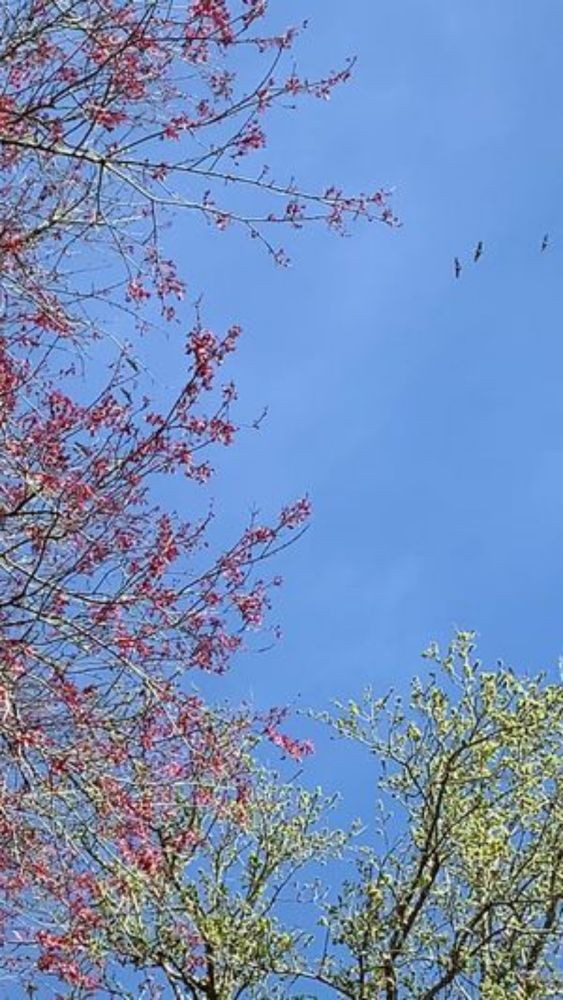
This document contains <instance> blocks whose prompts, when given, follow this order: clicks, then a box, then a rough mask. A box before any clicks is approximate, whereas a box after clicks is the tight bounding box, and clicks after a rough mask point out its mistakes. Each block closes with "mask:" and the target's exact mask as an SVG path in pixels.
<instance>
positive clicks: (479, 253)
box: [473, 240, 483, 264]
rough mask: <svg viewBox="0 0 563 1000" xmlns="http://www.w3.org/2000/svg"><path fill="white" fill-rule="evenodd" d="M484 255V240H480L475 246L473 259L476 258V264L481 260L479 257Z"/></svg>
mask: <svg viewBox="0 0 563 1000" xmlns="http://www.w3.org/2000/svg"><path fill="white" fill-rule="evenodd" d="M482 256H483V240H479V242H478V244H477V246H476V247H475V252H474V254H473V260H474V262H475V264H476V263H477V261H478V260H479V258H480V257H482Z"/></svg>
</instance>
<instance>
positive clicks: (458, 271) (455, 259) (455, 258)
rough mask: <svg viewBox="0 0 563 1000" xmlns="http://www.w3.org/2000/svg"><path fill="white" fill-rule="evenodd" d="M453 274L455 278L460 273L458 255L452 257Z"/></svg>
mask: <svg viewBox="0 0 563 1000" xmlns="http://www.w3.org/2000/svg"><path fill="white" fill-rule="evenodd" d="M454 274H455V276H456V278H459V276H460V274H461V264H460V262H459V257H454Z"/></svg>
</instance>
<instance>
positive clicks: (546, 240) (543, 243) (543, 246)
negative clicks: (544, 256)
mask: <svg viewBox="0 0 563 1000" xmlns="http://www.w3.org/2000/svg"><path fill="white" fill-rule="evenodd" d="M548 246H549V233H546V234H545V236H544V238H543V240H542V241H541V252H542V253H543V252H544V250H547V248H548Z"/></svg>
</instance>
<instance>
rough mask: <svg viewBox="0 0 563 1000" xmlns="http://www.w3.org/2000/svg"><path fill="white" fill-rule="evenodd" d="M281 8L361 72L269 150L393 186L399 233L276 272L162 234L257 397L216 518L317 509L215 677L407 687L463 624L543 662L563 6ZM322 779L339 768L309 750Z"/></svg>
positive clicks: (295, 245)
mask: <svg viewBox="0 0 563 1000" xmlns="http://www.w3.org/2000/svg"><path fill="white" fill-rule="evenodd" d="M287 8H288V10H289V14H288V17H291V16H293V17H301V16H303V14H307V15H308V14H310V28H309V31H308V33H307V34H306V35H305V36H304V38H303V40H302V42H301V45H300V48H299V50H298V51H299V60H300V63H301V65H302V66H303V67H304V68H305V69H306V70H307V71H310V72H311V75H313V74H314V72H315V71H318V70H320V69H322V68H324V69H326V68H327V67H328V68H331V67H333V66H335V65H338V64H339V63H340V62H341V61H342V60H343V59H344V57H345V56H347V55H356V56H357V57H358V63H357V66H356V69H355V72H354V76H353V79H352V81H351V83H350V84H348V85H347V86H346V87H344V88H342V89H340V90H339V91H338V92H337V93H336V94H335V95H334V97H333V98H332V100H331V101H330V102H329V103H328V104H324V103H319V102H311V103H309V104H307V105H306V106H303V107H302V108H301V110H300V111H299V112H298V113H297V114H288V115H284V116H278V117H276V119H275V121H274V123H273V126H272V127H271V130H270V141H269V147H268V162H269V163H270V164H271V166H272V167H273V170H274V173H276V174H277V176H278V177H280V178H283V177H284V176H286V175H288V174H290V173H295V174H296V175H297V177H299V178H300V179H301V180H302V181H303V182H304V183H306V184H309V185H310V186H316V187H322V186H323V185H324V184H325V182H331V181H338V182H340V183H342V184H343V185H344V186H346V187H347V188H350V189H355V188H373V186H377V185H379V184H383V185H394V186H395V187H396V195H395V208H396V210H397V211H398V213H399V214H400V216H401V218H402V219H403V222H404V225H403V227H402V228H401V229H400V230H398V231H395V232H393V231H390V230H388V229H386V228H384V227H382V226H377V225H373V226H368V225H359V226H358V227H357V228H356V229H355V230H354V231H353V233H352V236H351V238H350V239H339V238H337V237H335V236H331V235H330V234H329V233H327V232H326V231H325V230H324V229H318V230H316V231H315V232H308V233H304V234H302V235H301V236H299V237H298V238H297V239H296V240H293V239H291V240H290V241H289V249H290V250H291V253H292V257H293V267H292V268H291V269H290V270H287V271H285V270H279V269H276V268H275V267H274V266H273V264H272V263H271V261H270V260H269V259H268V258H267V257H266V256H264V255H262V254H261V253H260V252H259V251H258V248H257V247H256V246H255V245H254V244H252V243H251V242H250V241H248V240H243V239H242V238H239V237H237V236H236V235H234V234H231V233H226V234H224V235H213V234H211V233H208V232H207V230H205V229H204V228H203V227H202V228H198V227H197V226H196V227H193V226H191V225H190V223H189V220H178V222H177V224H176V226H175V228H174V229H173V232H172V237H171V243H172V245H173V247H174V250H175V252H176V253H177V255H178V256H179V259H180V262H181V266H182V269H183V271H184V273H185V275H186V277H187V278H188V281H189V283H190V288H191V291H192V293H193V295H194V297H195V296H196V295H197V294H199V292H200V291H203V292H204V307H205V315H206V319H207V320H209V321H210V323H211V324H212V325H213V324H214V325H216V326H217V327H218V328H221V327H222V326H223V325H224V324H225V323H228V322H230V321H232V320H237V321H240V322H241V323H242V325H243V327H244V330H245V336H244V339H243V343H242V346H241V350H240V353H239V355H238V356H237V357H236V359H235V360H234V363H233V366H232V369H231V371H232V374H233V376H234V377H235V379H236V381H237V383H238V385H239V388H240V397H241V402H240V409H239V417H240V419H241V420H245V419H246V420H249V421H250V420H252V419H253V418H254V417H255V416H257V415H258V414H259V413H260V412H261V410H262V408H263V406H264V405H265V404H267V405H268V406H269V416H268V419H267V421H266V422H265V423H264V424H263V426H262V429H261V431H260V432H259V433H253V432H250V431H249V432H247V433H245V434H243V436H242V439H241V440H240V441H239V444H238V446H237V447H236V448H234V449H231V450H230V452H229V453H228V454H227V453H225V455H224V457H223V459H222V461H221V463H220V475H219V477H218V479H217V480H216V481H215V485H214V487H213V492H214V494H215V495H216V497H217V508H218V512H219V511H221V517H222V521H221V523H222V528H221V530H224V531H225V533H226V535H228V534H229V532H232V533H234V532H235V531H236V530H237V527H238V526H239V524H240V523H241V519H242V518H244V516H245V515H246V513H247V511H248V509H249V508H250V507H251V506H253V505H258V506H259V507H262V508H263V509H264V510H265V511H266V512H269V511H272V510H274V509H276V508H277V506H278V504H279V503H280V502H283V501H284V500H286V499H289V498H292V497H295V496H297V495H300V494H302V493H303V492H305V491H307V492H309V494H310V495H311V497H312V500H313V503H314V511H315V513H314V520H313V524H312V527H311V529H310V531H309V532H308V533H307V535H306V536H305V537H304V538H303V539H302V540H301V541H300V542H299V543H298V544H297V545H296V546H294V547H293V548H291V549H290V551H289V552H287V553H286V554H285V555H284V556H283V558H282V559H281V560H280V561H279V563H278V567H276V568H279V569H280V571H281V572H282V573H283V575H284V578H285V587H284V589H283V592H282V593H280V594H279V595H278V600H277V603H276V608H275V616H274V617H275V619H276V620H279V621H280V622H281V624H282V626H283V631H284V639H283V641H282V642H281V643H280V644H279V645H278V646H277V647H276V648H275V649H273V650H272V651H270V652H268V653H266V654H261V655H249V656H245V657H242V658H241V659H240V660H239V663H238V666H237V668H236V670H235V671H234V673H233V674H232V676H231V677H230V678H228V679H227V680H225V679H220V680H218V681H217V682H216V683H215V682H212V683H211V685H210V688H211V690H212V692H213V693H214V694H216V695H217V697H222V696H223V695H228V696H229V697H235V698H238V697H248V696H250V697H252V698H253V699H254V700H255V701H256V702H257V703H258V704H260V705H264V706H265V705H269V704H272V703H280V702H282V703H285V702H295V701H296V699H297V697H298V695H300V696H301V697H300V703H302V704H303V705H310V704H314V705H315V706H317V707H324V706H325V705H326V704H327V702H328V701H329V699H330V698H332V697H334V696H338V697H347V696H353V695H356V694H358V693H359V692H360V690H361V689H362V687H363V686H364V685H366V684H367V683H370V684H372V685H373V686H374V687H375V688H376V689H381V691H383V690H384V689H386V688H387V687H388V686H389V685H390V684H396V685H398V686H404V685H406V684H407V683H408V680H409V679H410V678H411V676H412V675H413V673H415V672H416V671H417V670H418V669H419V667H420V668H422V664H421V663H420V662H419V660H418V654H419V652H420V651H421V650H422V649H423V648H424V647H425V646H426V645H427V644H428V642H429V640H430V639H438V640H440V641H442V642H446V641H447V639H448V637H449V635H450V634H451V632H452V629H454V628H455V627H456V626H461V627H469V628H475V629H476V630H477V631H478V632H479V633H480V636H481V649H482V652H483V654H484V656H486V657H487V656H488V657H490V658H491V659H492V660H494V659H496V658H497V657H502V658H503V659H505V660H506V661H507V662H510V663H513V664H514V665H515V666H519V667H521V668H523V669H527V670H535V669H539V668H543V667H546V666H553V665H556V663H557V659H558V657H559V655H560V654H561V653H563V630H562V628H561V602H562V593H563V586H562V585H563V547H562V544H561V543H562V534H563V529H562V517H561V510H562V507H563V504H562V501H563V392H562V376H563V329H562V301H561V299H562V291H563V283H562V281H561V276H562V275H563V219H562V215H563V210H562V199H561V187H562V172H561V164H562V162H563V130H562V128H561V108H562V104H563V100H562V94H563V87H562V80H561V69H560V53H561V40H562V37H563V7H562V6H561V4H560V3H559V0H538V2H536V3H534V4H530V3H525V2H523V0H496V2H495V3H494V4H491V3H490V2H488V0H474V2H472V3H471V4H468V3H467V2H462V0H448V3H447V4H446V3H443V2H438V0H425V2H424V3H421V2H420V0H401V2H397V0H382V2H374V0H353V2H350V3H348V4H346V5H342V4H340V3H338V4H337V3H327V2H325V3H320V2H317V3H315V0H308V2H307V3H306V4H305V5H304V4H301V3H299V4H298V3H289V4H287ZM289 151H290V152H289ZM546 230H549V232H550V234H551V239H552V245H551V246H550V248H549V250H548V252H547V253H545V254H540V250H539V247H540V243H541V239H542V236H543V233H544V232H545V231H546ZM479 239H482V240H483V241H484V243H485V253H484V255H483V258H482V259H481V261H480V262H479V263H478V264H477V265H473V264H472V263H470V257H471V251H472V249H473V247H474V245H475V244H476V242H477V240H479ZM454 255H458V256H459V257H460V258H461V259H462V262H463V263H464V270H463V272H462V276H461V278H460V280H459V281H457V282H456V281H455V280H454V278H453V275H452V260H453V257H454ZM178 506H179V507H180V508H182V504H181V503H179V504H178ZM302 725H303V724H301V728H302ZM323 748H324V749H323ZM314 768H315V774H316V775H318V776H320V777H321V778H326V779H327V780H328V783H329V784H330V785H332V784H333V783H334V782H335V781H336V783H338V782H340V783H341V784H345V783H346V781H345V778H344V775H343V773H342V769H343V768H345V764H344V763H343V764H342V765H341V766H339V765H338V764H337V763H335V758H334V753H333V751H328V750H327V746H326V743H325V741H324V740H321V753H320V755H319V759H318V761H317V762H316V763H315V765H314ZM353 794H354V796H355V792H353Z"/></svg>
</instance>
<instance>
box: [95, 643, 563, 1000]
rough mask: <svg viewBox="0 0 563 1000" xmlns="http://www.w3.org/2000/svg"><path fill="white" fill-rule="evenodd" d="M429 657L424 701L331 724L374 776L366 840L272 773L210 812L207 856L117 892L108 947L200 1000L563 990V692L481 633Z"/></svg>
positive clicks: (412, 698)
mask: <svg viewBox="0 0 563 1000" xmlns="http://www.w3.org/2000/svg"><path fill="white" fill-rule="evenodd" d="M425 657H426V659H427V661H428V663H429V665H430V673H429V674H427V676H426V679H424V680H421V679H418V678H416V679H415V680H414V681H413V683H412V685H411V689H410V695H409V697H408V699H406V700H405V703H404V704H403V702H402V700H401V699H400V698H399V697H395V696H387V697H384V698H376V697H375V696H374V695H373V693H372V692H369V691H368V692H366V694H365V695H364V697H363V699H362V700H361V701H359V702H350V703H348V704H347V705H337V706H336V710H335V712H334V714H332V715H324V716H322V717H321V718H322V720H323V721H324V723H325V724H326V725H329V726H330V727H332V729H333V730H334V732H335V734H337V736H338V737H340V738H343V739H346V740H350V741H352V742H353V743H355V744H359V745H361V746H362V747H363V748H365V750H366V752H367V757H366V777H368V776H369V773H370V771H369V769H370V767H372V768H373V772H372V773H373V785H374V791H375V790H376V787H378V789H379V793H378V807H377V810H376V816H375V819H374V822H373V823H372V824H371V826H370V827H364V828H363V830H362V833H361V837H360V836H359V829H358V828H355V829H353V830H352V831H350V832H349V834H344V833H343V832H341V831H339V830H333V829H331V828H330V826H329V825H327V820H326V813H327V810H330V808H331V806H332V804H333V800H329V799H326V798H324V797H323V796H322V794H321V793H320V792H319V791H313V792H310V791H306V790H304V789H301V788H299V787H297V785H296V783H295V782H289V783H287V782H286V783H284V782H283V781H282V780H281V778H280V776H279V775H272V774H269V773H268V772H267V771H265V770H261V769H259V768H255V771H254V774H253V777H252V781H251V782H250V783H249V786H248V794H247V796H246V798H245V801H244V804H243V806H241V804H240V803H238V804H237V803H236V802H233V801H231V803H230V806H229V808H228V809H226V810H225V811H224V812H223V813H217V812H215V813H213V814H212V813H209V814H207V815H206V814H205V810H204V809H203V810H200V813H199V814H198V819H197V832H198V849H197V851H195V850H194V853H193V859H192V858H191V857H190V856H189V855H184V857H183V861H182V866H181V867H176V868H174V865H173V864H172V865H171V867H170V869H169V870H168V872H165V873H164V874H161V875H159V876H158V877H155V878H152V879H151V878H148V877H147V878H139V877H137V879H136V880H135V879H129V881H128V880H127V877H124V878H122V879H121V882H120V883H119V885H120V889H119V893H120V895H119V899H117V898H116V895H115V892H114V894H113V896H111V898H110V895H111V893H110V890H109V889H108V893H110V894H109V895H108V898H107V900H106V901H105V905H106V906H109V907H110V908H113V910H114V912H115V913H116V914H118V915H119V921H116V922H115V931H114V935H113V937H112V938H111V940H107V941H106V942H105V947H107V948H108V949H109V950H111V951H113V952H115V953H117V954H119V955H120V956H121V957H122V959H123V961H125V962H133V963H134V964H137V965H139V966H140V967H144V968H146V967H147V966H153V967H157V968H160V970H161V971H162V972H164V973H165V975H166V977H167V980H168V983H169V985H170V987H171V989H172V992H173V995H174V996H175V997H178V998H179V997H190V998H194V1000H204V998H209V1000H235V998H239V997H241V998H242V997H245V998H254V1000H267V998H268V1000H269V998H272V1000H275V998H278V1000H282V998H289V997H291V998H294V1000H296V998H302V1000H303V998H312V997H325V996H327V997H328V996H337V997H350V998H353V1000H372V998H383V1000H402V998H407V997H408V998H417V1000H431V998H433V997H439V998H460V1000H477V998H482V1000H506V998H508V997H510V998H516V1000H526V998H547V997H560V996H562V995H563V976H562V967H561V955H560V943H559V942H560V937H561V930H562V923H563V919H562V916H563V915H562V900H563V800H562V795H561V789H562V778H563V775H562V765H563V757H562V753H561V750H562V737H563V686H562V685H561V683H548V682H547V680H546V678H545V677H541V676H540V677H537V678H534V679H525V678H522V677H518V676H516V674H515V673H514V672H513V671H512V670H510V669H507V668H505V667H504V666H502V665H499V666H498V667H497V669H495V670H486V669H484V668H483V667H482V665H481V664H480V663H479V661H477V660H476V659H475V658H474V637H473V635H472V634H470V633H460V634H458V635H457V636H456V637H455V639H454V641H453V642H452V644H451V646H450V647H449V649H448V650H447V652H446V655H444V656H442V655H441V654H440V652H439V650H438V648H437V647H436V646H432V647H431V648H430V649H429V650H428V651H427V653H426V654H425ZM195 822H196V821H195V819H194V823H195ZM194 829H195V827H194ZM329 860H331V865H330V867H329V868H326V867H322V865H323V864H324V862H326V861H329ZM336 861H337V863H336ZM342 865H344V869H345V870H344V873H343V878H342V879H341V880H340V884H339V885H337V886H336V885H330V884H326V882H327V879H326V872H327V871H329V872H330V881H332V882H334V881H335V880H336V877H337V873H338V872H339V871H341V868H342ZM335 873H336V874H335ZM303 878H307V879H308V880H309V884H308V885H305V886H304V885H303V883H302V879H303ZM110 882H111V880H108V885H109V884H110ZM122 995H125V994H124V993H123V994H122Z"/></svg>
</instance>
